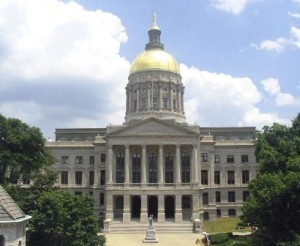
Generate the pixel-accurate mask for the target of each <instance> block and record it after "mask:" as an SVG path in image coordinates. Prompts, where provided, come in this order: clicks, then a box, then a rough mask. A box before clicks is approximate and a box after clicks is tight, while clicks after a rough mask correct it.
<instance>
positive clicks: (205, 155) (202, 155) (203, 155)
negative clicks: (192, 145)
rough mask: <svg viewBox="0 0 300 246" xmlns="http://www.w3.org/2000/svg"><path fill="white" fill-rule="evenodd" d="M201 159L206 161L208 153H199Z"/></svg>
mask: <svg viewBox="0 0 300 246" xmlns="http://www.w3.org/2000/svg"><path fill="white" fill-rule="evenodd" d="M201 161H202V162H207V161H208V154H207V153H201Z"/></svg>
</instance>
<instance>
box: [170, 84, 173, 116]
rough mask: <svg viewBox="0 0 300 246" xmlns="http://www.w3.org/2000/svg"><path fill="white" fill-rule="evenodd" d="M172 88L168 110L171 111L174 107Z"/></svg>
mask: <svg viewBox="0 0 300 246" xmlns="http://www.w3.org/2000/svg"><path fill="white" fill-rule="evenodd" d="M173 94H174V93H173V88H172V87H171V88H170V110H171V112H173V110H174V107H173Z"/></svg>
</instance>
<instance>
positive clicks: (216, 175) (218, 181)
mask: <svg viewBox="0 0 300 246" xmlns="http://www.w3.org/2000/svg"><path fill="white" fill-rule="evenodd" d="M220 179H221V178H220V171H215V184H220Z"/></svg>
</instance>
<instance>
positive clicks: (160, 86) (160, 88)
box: [158, 82, 163, 111]
mask: <svg viewBox="0 0 300 246" xmlns="http://www.w3.org/2000/svg"><path fill="white" fill-rule="evenodd" d="M162 92H163V88H162V83H161V82H160V83H159V106H158V107H159V111H161V110H162V108H163V102H162Z"/></svg>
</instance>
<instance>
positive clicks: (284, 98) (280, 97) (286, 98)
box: [276, 93, 296, 106]
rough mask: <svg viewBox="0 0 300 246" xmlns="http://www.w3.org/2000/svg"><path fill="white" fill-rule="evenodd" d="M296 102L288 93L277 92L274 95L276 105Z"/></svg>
mask: <svg viewBox="0 0 300 246" xmlns="http://www.w3.org/2000/svg"><path fill="white" fill-rule="evenodd" d="M295 103H296V100H295V98H294V97H293V96H292V95H291V94H289V93H278V94H277V97H276V104H277V105H278V106H284V105H294V104H295Z"/></svg>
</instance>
